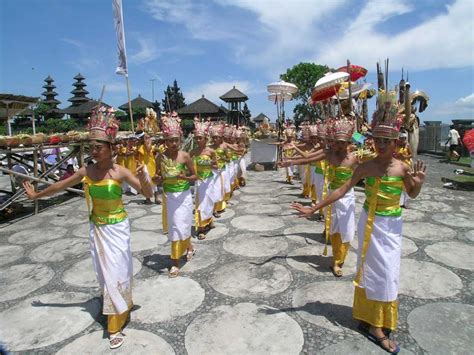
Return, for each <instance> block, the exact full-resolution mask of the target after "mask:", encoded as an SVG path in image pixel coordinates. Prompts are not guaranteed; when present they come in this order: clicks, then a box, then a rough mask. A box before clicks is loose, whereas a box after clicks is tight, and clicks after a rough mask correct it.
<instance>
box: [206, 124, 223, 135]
mask: <svg viewBox="0 0 474 355" xmlns="http://www.w3.org/2000/svg"><path fill="white" fill-rule="evenodd" d="M209 132H210V134H211V136H214V137H215V136H221V137H222V136H223V135H224V123H223V122H214V123H213V124H212V125H211V127H210V128H209Z"/></svg>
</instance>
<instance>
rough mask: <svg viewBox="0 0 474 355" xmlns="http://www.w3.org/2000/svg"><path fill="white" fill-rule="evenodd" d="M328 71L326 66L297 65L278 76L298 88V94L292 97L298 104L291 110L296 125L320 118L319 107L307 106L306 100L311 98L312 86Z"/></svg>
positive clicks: (312, 64)
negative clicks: (306, 120)
mask: <svg viewBox="0 0 474 355" xmlns="http://www.w3.org/2000/svg"><path fill="white" fill-rule="evenodd" d="M329 71H330V69H329V67H328V66H327V65H319V64H314V63H299V64H296V65H295V66H293V67H292V68H290V69H287V70H286V73H285V74H281V75H280V78H281V79H282V80H285V81H287V82H289V83H293V84H295V85H296V86H298V92H297V93H296V94H295V95H294V99H295V100H298V103H297V104H296V106H295V108H294V110H293V113H294V120H295V124H296V125H299V124H300V123H301V122H302V121H304V120H305V119H309V120H311V121H314V120H315V119H316V118H318V117H322V112H321V109H320V106H319V105H317V106H312V105H310V104H308V99H309V98H310V97H311V92H312V90H313V87H314V84H316V82H317V81H318V80H319V79H321V78H322V77H323V76H324V74H326V73H327V72H329Z"/></svg>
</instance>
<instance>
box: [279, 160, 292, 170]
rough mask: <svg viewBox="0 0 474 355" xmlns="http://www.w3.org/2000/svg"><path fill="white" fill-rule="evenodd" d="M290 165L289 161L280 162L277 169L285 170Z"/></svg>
mask: <svg viewBox="0 0 474 355" xmlns="http://www.w3.org/2000/svg"><path fill="white" fill-rule="evenodd" d="M290 165H291V162H289V161H280V162H278V167H280V168H286V167H288V166H290Z"/></svg>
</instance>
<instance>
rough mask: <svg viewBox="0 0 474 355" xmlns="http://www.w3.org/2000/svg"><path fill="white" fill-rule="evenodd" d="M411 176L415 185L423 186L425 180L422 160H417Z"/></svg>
mask: <svg viewBox="0 0 474 355" xmlns="http://www.w3.org/2000/svg"><path fill="white" fill-rule="evenodd" d="M411 176H412V177H413V179H414V180H415V182H416V183H417V184H423V183H424V182H425V178H426V164H425V163H424V162H423V160H417V161H416V164H415V167H414V168H413V172H412V173H411Z"/></svg>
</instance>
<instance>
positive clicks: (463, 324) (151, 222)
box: [0, 157, 474, 354]
mask: <svg viewBox="0 0 474 355" xmlns="http://www.w3.org/2000/svg"><path fill="white" fill-rule="evenodd" d="M426 160H427V161H428V163H429V165H430V175H429V179H428V182H427V184H426V186H425V188H424V190H423V192H422V194H421V195H420V196H419V198H418V199H417V200H416V201H412V204H411V206H410V209H409V210H407V211H405V215H404V216H405V220H406V223H405V225H404V235H405V237H406V238H405V239H404V242H403V260H402V271H401V289H400V293H401V294H400V319H399V329H398V331H397V332H396V333H395V335H394V336H395V339H396V340H397V341H398V342H399V343H400V345H401V347H402V349H403V352H404V353H413V354H423V353H430V354H451V353H457V354H468V353H472V349H473V348H474V306H473V303H474V302H473V301H474V298H473V294H474V280H473V271H474V258H473V257H472V255H474V220H473V217H472V216H473V214H472V211H473V210H474V204H473V202H472V197H473V195H472V193H469V192H459V191H452V190H446V189H443V188H442V187H441V183H440V176H441V175H442V174H446V173H447V172H448V171H451V170H453V169H454V168H453V167H452V166H449V165H445V164H444V165H442V164H439V163H438V162H437V160H436V159H433V158H429V157H428V158H426ZM249 175H250V178H249V184H248V186H247V187H245V188H243V189H242V190H241V191H238V192H236V194H235V197H234V199H233V201H232V204H231V206H230V207H229V208H228V210H227V212H226V213H225V214H224V215H223V217H222V218H221V219H220V220H219V221H218V223H216V225H217V228H215V229H214V230H213V231H212V232H210V233H209V235H208V238H207V239H206V240H204V241H196V242H195V243H196V245H197V247H198V252H197V254H196V256H195V258H194V259H193V260H192V262H190V263H188V264H186V265H185V266H184V267H183V268H182V274H183V276H182V277H180V278H177V279H168V277H167V274H166V270H165V268H166V267H167V265H168V256H167V255H168V252H169V245H168V242H167V239H166V237H165V236H164V235H163V234H162V233H161V207H159V206H144V205H141V204H139V203H138V202H139V201H140V199H139V198H136V197H133V198H131V197H127V199H126V200H127V208H128V211H129V213H130V219H131V226H132V250H133V255H134V269H135V285H134V302H135V304H136V310H135V311H134V312H133V313H132V321H131V323H130V324H129V325H128V327H127V329H126V334H127V335H128V336H127V341H126V343H125V344H124V346H123V347H122V348H121V349H120V350H118V351H115V352H116V353H119V352H123V353H137V354H141V353H145V352H147V353H152V354H158V353H159V354H173V353H175V354H186V353H188V354H298V353H302V354H315V353H319V354H346V353H350V354H383V353H384V352H383V351H381V350H380V349H379V348H378V347H376V346H375V345H373V344H372V343H370V342H368V341H367V340H365V338H363V337H362V336H361V335H360V334H359V333H357V331H356V324H355V323H354V321H353V320H352V319H351V304H352V293H353V286H352V283H351V281H352V278H353V276H354V268H355V250H353V251H351V253H350V254H349V257H348V260H347V263H346V266H345V267H344V269H345V276H344V277H343V278H341V279H335V278H334V277H333V276H332V274H331V273H330V271H329V269H328V265H329V262H330V260H329V259H328V258H325V257H322V256H321V252H322V249H323V244H322V242H323V237H322V234H321V232H322V229H323V227H322V224H321V223H318V222H315V221H307V220H302V219H297V218H296V217H295V216H293V215H292V213H291V212H290V211H289V209H288V203H289V202H290V201H293V200H299V196H298V195H299V193H300V189H299V187H297V186H289V185H286V184H283V183H282V172H271V171H267V172H262V173H255V172H251V173H250V174H249ZM362 201H363V195H362V193H361V192H357V214H358V213H359V212H360V208H361V202H362ZM86 221H87V212H86V206H85V203H84V201H83V199H81V198H73V199H71V200H69V201H67V202H64V203H62V204H61V205H59V206H57V207H55V208H52V209H48V210H46V211H45V212H42V213H41V214H39V215H38V216H33V217H29V218H26V219H23V220H21V221H18V222H16V223H14V224H11V225H4V226H3V227H2V229H1V230H0V340H1V341H2V342H3V343H4V344H6V346H7V347H8V348H9V349H10V350H12V351H13V352H19V353H20V352H21V353H32V352H34V353H55V352H59V353H61V354H72V353H82V354H84V353H85V354H89V353H106V352H108V351H109V350H108V348H107V345H108V343H107V341H106V340H105V339H104V336H105V334H104V332H103V327H104V324H105V318H104V316H102V315H101V314H100V300H99V298H98V296H99V290H98V288H97V284H96V281H95V276H94V273H93V270H92V262H91V259H90V256H89V250H88V248H89V243H88V240H87V233H88V232H87V231H88V226H87V222H86ZM354 245H356V243H354Z"/></svg>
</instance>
